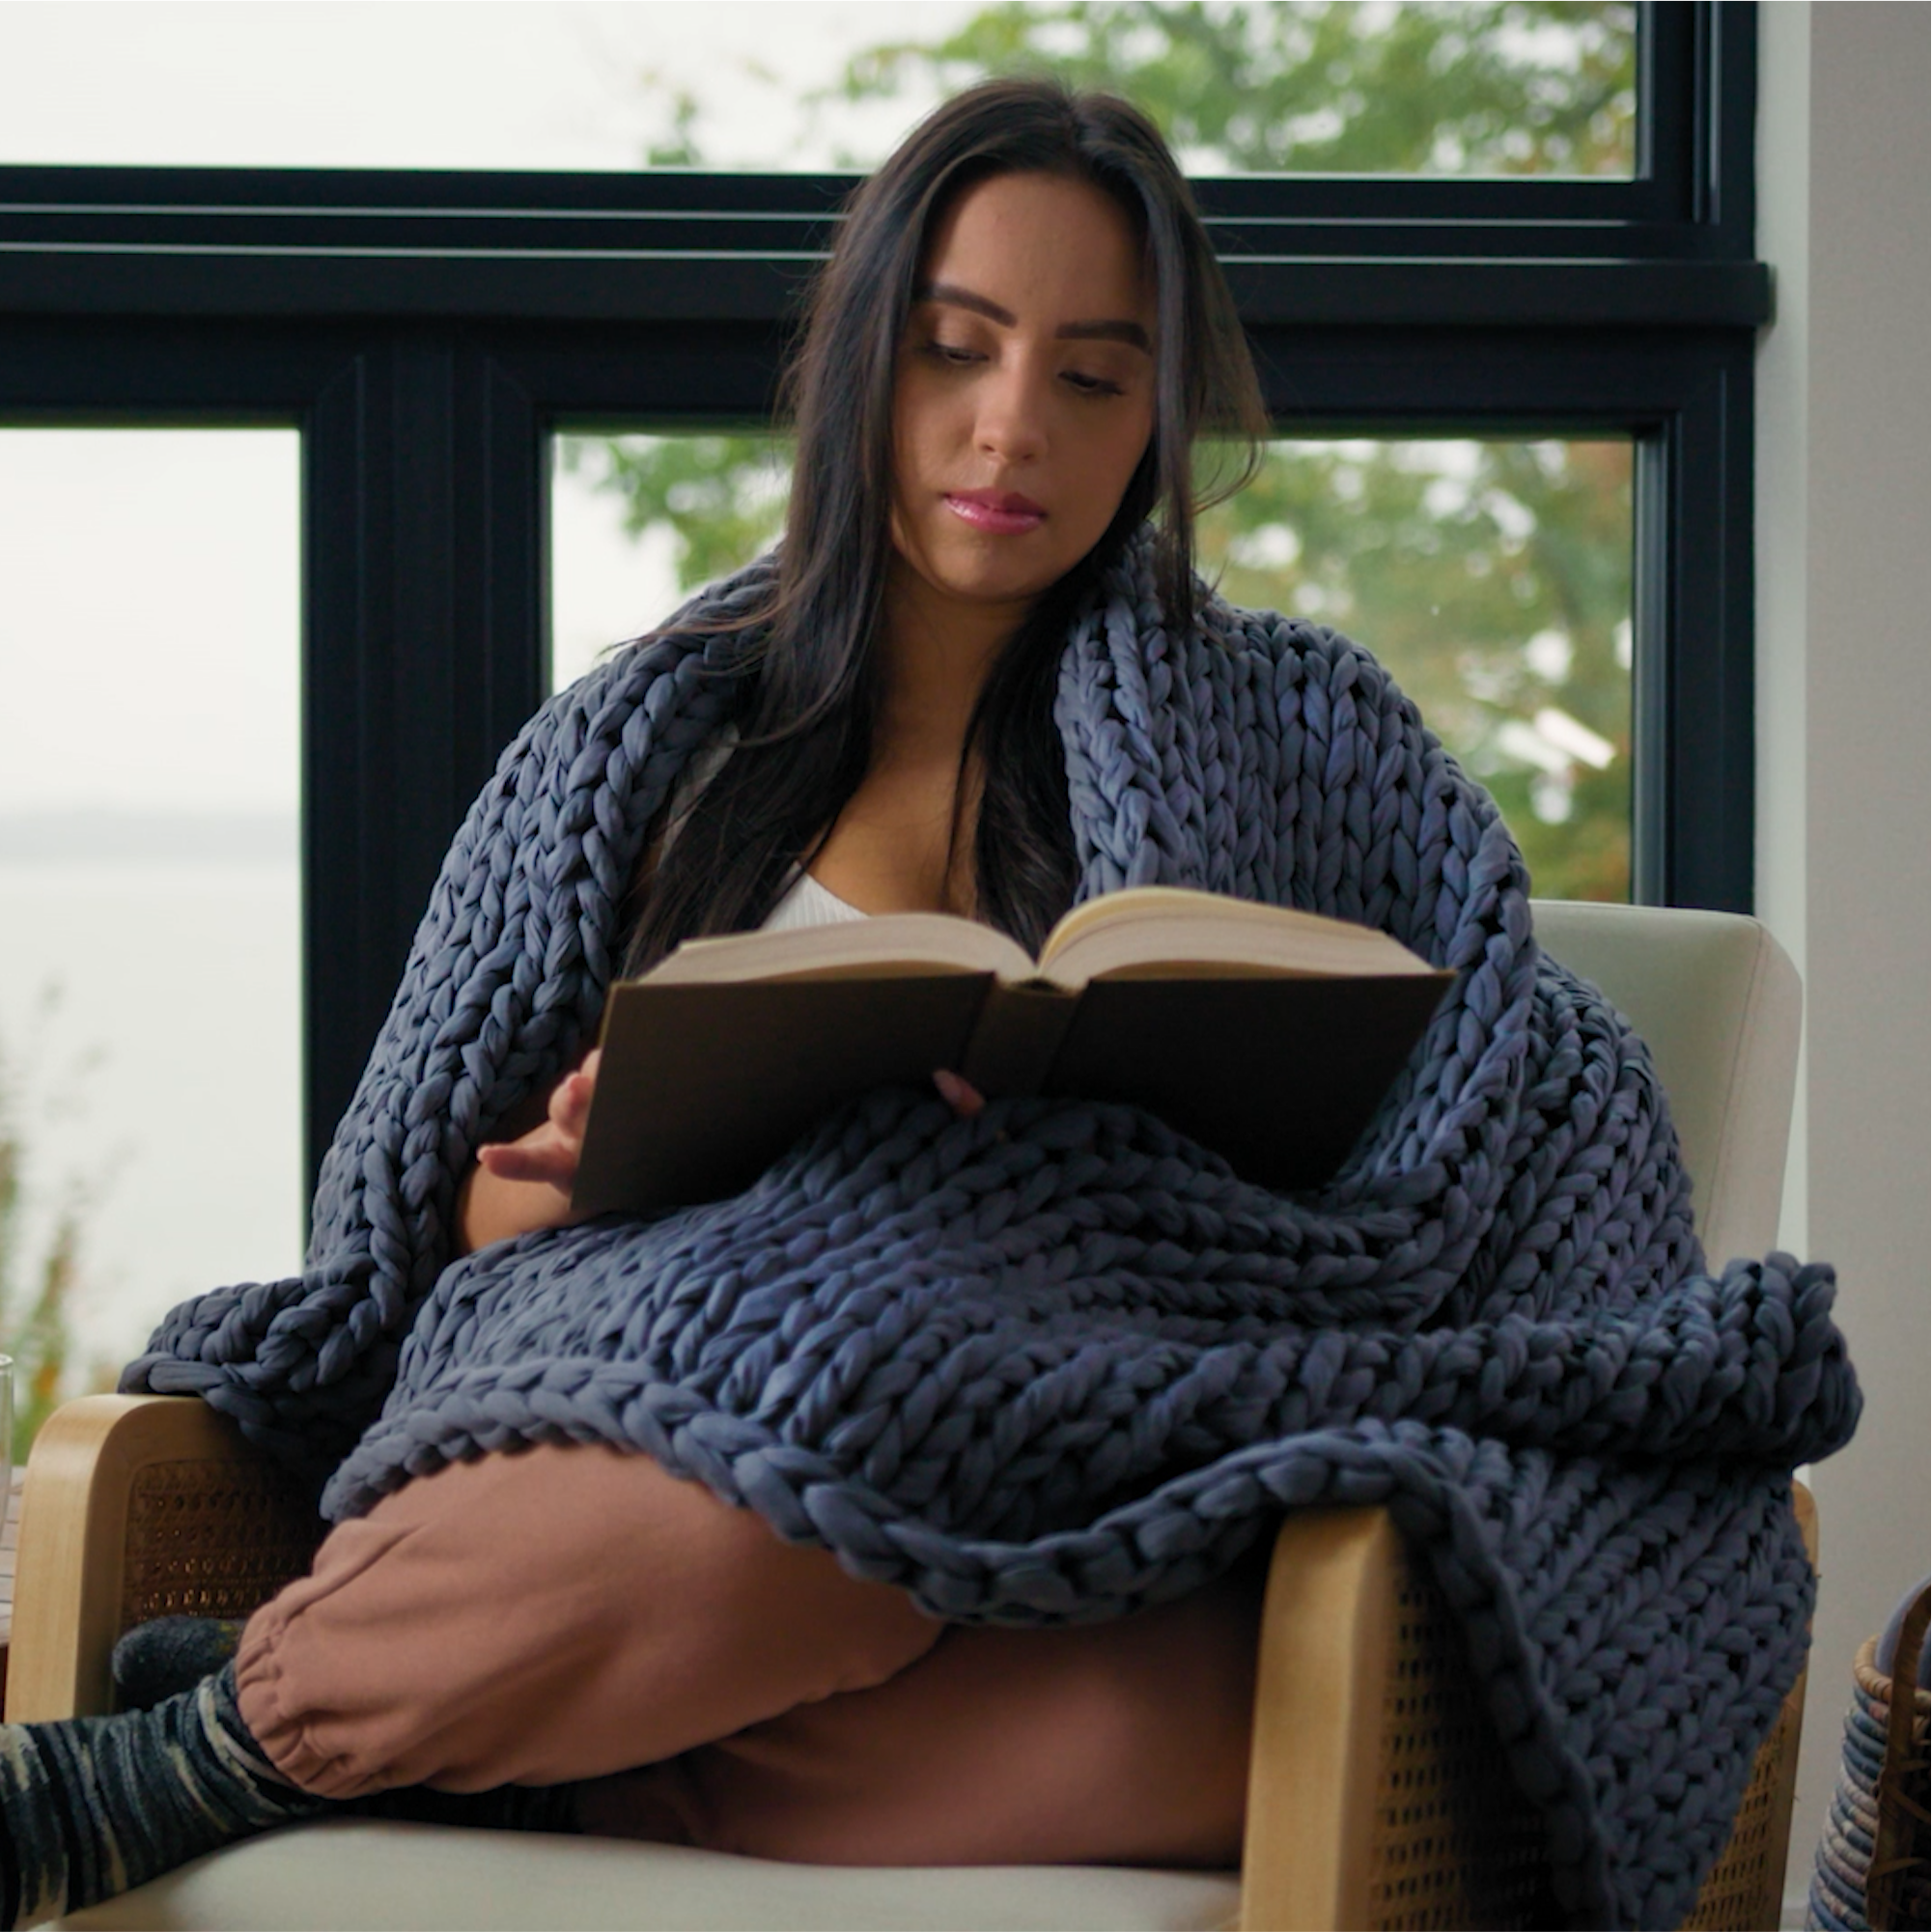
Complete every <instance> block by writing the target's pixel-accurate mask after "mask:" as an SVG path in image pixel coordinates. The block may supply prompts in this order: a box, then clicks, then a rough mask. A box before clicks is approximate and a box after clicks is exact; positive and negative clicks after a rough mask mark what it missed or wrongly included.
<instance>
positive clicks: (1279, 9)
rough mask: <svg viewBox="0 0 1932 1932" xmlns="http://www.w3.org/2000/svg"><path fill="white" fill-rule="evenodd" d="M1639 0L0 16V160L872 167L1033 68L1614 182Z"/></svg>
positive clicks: (1401, 159)
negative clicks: (961, 93)
mask: <svg viewBox="0 0 1932 1932" xmlns="http://www.w3.org/2000/svg"><path fill="white" fill-rule="evenodd" d="M1636 18H1637V9H1636V8H1635V7H1634V6H1632V5H1629V4H1617V5H1605V4H1584V0H1576V3H1575V4H1570V3H1569V0H1561V3H1560V4H1559V3H1558V0H1415V3H1414V4H1401V5H1398V4H1395V0H1293V4H1267V5H1247V4H1241V3H1240V0H1204V4H1200V5H1194V6H1172V5H1166V4H1162V0H1127V3H1126V4H1106V0H1100V4H1094V3H1093V0H1043V4H1037V5H1036V4H1031V0H1026V4H993V5H974V4H971V0H922V4H920V5H919V6H917V7H883V6H879V5H876V4H867V0H792V3H791V4H756V3H755V0H751V3H749V4H739V5H733V6H728V7H714V6H701V5H697V4H687V0H677V3H676V4H642V5H616V4H556V5H525V4H485V5H477V4H462V0H460V3H459V4H449V5H442V4H421V3H420V0H384V3H383V4H361V3H360V0H356V3H355V4H336V5H316V4H288V5H281V6H274V7H238V6H234V5H223V4H214V5H210V4H181V0H177V4H173V5H170V6H167V7H154V6H146V5H118V4H103V5H96V6H88V7H74V6H70V5H66V4H62V3H61V0H53V4H41V0H27V3H26V4H17V0H16V4H14V5H11V6H6V7H0V161H38V162H56V161H64V162H126V163H137V164H138V163H148V164H164V163H165V164H171V165H192V164H204V165H222V166H246V167H268V166H276V167H388V168H581V169H625V170H628V169H631V168H636V167H639V166H644V165H658V166H687V167H707V168H720V169H740V168H755V169H824V168H847V167H853V168H870V167H874V166H876V165H877V164H878V163H879V161H880V160H881V159H882V158H883V156H884V155H885V154H887V153H888V152H889V151H890V149H891V148H892V146H893V145H894V143H895V142H896V141H897V140H898V139H899V138H900V136H901V135H902V134H904V132H905V131H906V129H907V128H908V127H910V126H911V124H912V123H913V121H915V120H916V119H917V118H918V116H919V115H920V114H922V113H923V112H925V110H926V109H927V108H928V107H930V106H931V105H932V104H933V103H934V102H935V101H936V100H938V99H939V98H942V97H943V96H944V95H946V94H949V93H951V92H952V91H954V90H955V89H957V88H959V87H961V86H963V85H965V84H966V83H967V82H969V81H972V80H975V79H978V78H980V77H982V76H983V75H986V74H988V73H1007V72H1014V71H1018V70H1027V69H1039V68H1046V69H1050V70H1053V71H1055V72H1058V73H1061V74H1063V75H1065V76H1066V77H1067V78H1068V79H1069V80H1071V81H1074V82H1076V83H1078V84H1080V85H1090V86H1103V87H1109V88H1116V89H1119V90H1121V91H1123V92H1125V93H1127V94H1129V95H1131V96H1132V97H1134V98H1135V99H1138V100H1139V101H1141V102H1142V103H1143V104H1144V105H1145V106H1146V107H1147V108H1148V109H1149V110H1150V111H1151V112H1152V113H1153V114H1154V115H1155V117H1156V119H1157V120H1159V121H1160V122H1161V124H1162V126H1163V127H1164V128H1165V129H1166V130H1167V132H1168V134H1169V136H1170V138H1171V139H1173V141H1174V142H1175V143H1176V145H1177V146H1178V147H1179V149H1180V151H1181V152H1182V154H1183V155H1184V157H1185V159H1186V160H1187V162H1188V165H1189V166H1190V168H1191V169H1192V170H1193V171H1194V172H1196V173H1212V174H1226V173H1235V174H1241V173H1280V172H1291V173H1306V172H1311V171H1314V172H1325V173H1332V172H1337V171H1339V172H1343V173H1351V174H1356V173H1369V174H1377V173H1396V174H1414V173H1422V174H1439V175H1440V174H1447V175H1497V174H1503V175H1516V174H1551V175H1585V176H1602V177H1623V178H1628V177H1629V176H1630V175H1631V173H1632V172H1633V163H1634V159H1635V154H1636V131H1635V130H1636V113H1637V107H1636V99H1637V95H1636V48H1637V26H1636Z"/></svg>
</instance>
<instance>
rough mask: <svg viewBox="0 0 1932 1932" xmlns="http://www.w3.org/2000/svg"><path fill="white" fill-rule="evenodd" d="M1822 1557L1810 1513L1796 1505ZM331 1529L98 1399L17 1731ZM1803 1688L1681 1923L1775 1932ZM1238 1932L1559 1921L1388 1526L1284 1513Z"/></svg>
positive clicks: (1367, 1519)
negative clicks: (142, 1632)
mask: <svg viewBox="0 0 1932 1932" xmlns="http://www.w3.org/2000/svg"><path fill="white" fill-rule="evenodd" d="M1797 1496H1798V1515H1799V1520H1800V1523H1801V1525H1802V1526H1803V1527H1804V1531H1805V1536H1806V1547H1807V1548H1808V1549H1809V1550H1810V1551H1811V1553H1812V1557H1813V1561H1814V1562H1815V1560H1816V1531H1815V1517H1814V1515H1813V1512H1812V1508H1811V1502H1810V1498H1809V1496H1808V1494H1807V1493H1806V1492H1805V1491H1804V1490H1803V1489H1802V1488H1801V1489H1800V1490H1799V1491H1798V1492H1797ZM321 1527H322V1526H321V1525H320V1524H319V1523H318V1521H317V1519H316V1518H315V1516H314V1514H313V1512H312V1510H311V1509H310V1507H309V1505H308V1504H307V1502H306V1501H305V1500H304V1499H303V1498H302V1497H301V1496H300V1495H299V1494H298V1493H297V1492H296V1491H295V1490H294V1488H293V1486H291V1485H290V1484H289V1483H288V1482H287V1480H286V1479H285V1478H284V1477H282V1476H281V1475H280V1474H279V1473H278V1472H277V1471H276V1470H273V1469H272V1468H271V1467H270V1466H269V1465H268V1463H267V1462H266V1460H265V1459H264V1458H263V1457H262V1456H261V1455H260V1454H259V1453H258V1452H257V1451H256V1450H254V1449H252V1448H251V1447H250V1446H249V1445H248V1444H247V1443H246V1442H244V1441H243V1440H242V1438H241V1436H240V1434H239V1432H238V1431H237V1430H236V1429H235V1428H234V1427H233V1425H232V1424H230V1423H229V1422H227V1421H226V1420H224V1419H223V1418H222V1417H221V1416H219V1415H217V1414H215V1413H214V1412H213V1411H212V1410H210V1409H209V1408H208V1407H207V1406H206V1405H205V1404H203V1403H201V1402H198V1401H193V1400H186V1399H182V1398H179V1397H166V1396H111V1395H110V1396H91V1397H88V1398H86V1399H84V1400H82V1401H79V1402H73V1403H70V1404H68V1405H67V1406H66V1407H65V1408H63V1409H62V1410H61V1411H60V1412H59V1413H58V1414H56V1415H54V1416H53V1418H52V1419H51V1420H50V1421H49V1422H48V1423H47V1424H46V1426H45V1427H44V1428H43V1429H42V1432H41V1435H40V1438H39V1441H38V1442H36V1444H35V1448H34V1453H33V1458H32V1460H31V1462H30V1463H29V1466H28V1471H27V1485H26V1494H25V1498H24V1500H23V1506H22V1513H21V1523H20V1541H19V1558H18V1575H17V1581H16V1597H15V1603H14V1637H13V1649H12V1653H11V1657H10V1660H9V1670H8V1683H7V1717H8V1719H9V1721H11V1722H22V1721H32V1720H39V1719H48V1718H62V1717H70V1716H75V1715H80V1714H85V1713H90V1712H103V1711H107V1710H110V1709H111V1708H112V1685H111V1681H110V1678H109V1673H108V1656H109V1652H110V1651H111V1649H112V1647H113V1643H114V1640H115V1638H116V1637H118V1636H119V1634H120V1633H121V1632H122V1631H123V1630H125V1629H126V1628H127V1627H129V1626H130V1625H132V1624H134V1623H138V1622H141V1621H143V1620H145V1619H146V1618H149V1617H154V1616H162V1615H167V1614H171V1613H182V1612H185V1613H188V1614H196V1615H212V1616H221V1615H242V1614H245V1613H246V1612H247V1611H248V1610H252V1609H253V1608H254V1607H255V1606H256V1605H257V1604H259V1603H261V1602H262V1601H263V1600H264V1599H266V1597H267V1596H269V1595H270V1594H271V1593H272V1592H273V1591H274V1590H275V1589H276V1588H277V1587H278V1586H279V1585H280V1584H281V1583H282V1582H285V1581H287V1580H288V1579H289V1578H291V1577H294V1576H296V1575H299V1574H301V1572H302V1571H304V1570H305V1569H306V1567H307V1564H308V1559H309V1556H310V1554H312V1552H313V1550H314V1547H315V1544H316V1542H317V1541H318V1539H319V1536H320V1533H321ZM1804 1689H1805V1687H1804V1681H1803V1679H1802V1678H1801V1679H1800V1681H1799V1683H1798V1685H1797V1686H1796V1687H1795V1688H1794V1689H1793V1691H1792V1693H1791V1695H1790V1697H1789V1698H1788V1699H1787V1701H1786V1704H1785V1707H1784V1711H1783V1713H1782V1715H1781V1717H1780V1719H1779V1721H1778V1725H1777V1727H1776V1728H1775V1730H1774V1731H1773V1734H1772V1735H1771V1737H1770V1738H1769V1739H1767V1740H1766V1742H1765V1745H1764V1747H1763V1749H1762V1750H1761V1751H1760V1752H1759V1755H1758V1761H1757V1766H1756V1772H1755V1776H1754V1778H1753V1779H1752V1782H1751V1786H1750V1791H1749V1792H1748V1794H1747V1796H1746V1799H1745V1802H1744V1805H1743V1806H1742V1807H1741V1809H1740V1811H1739V1815H1738V1822H1737V1824H1736V1826H1735V1827H1734V1828H1733V1832H1732V1836H1731V1841H1730V1845H1729V1847H1728V1849H1727V1850H1726V1852H1725V1853H1724V1856H1723V1858H1722V1860H1721V1861H1720V1862H1719V1863H1718V1865H1717V1866H1716V1867H1715V1868H1714V1870H1713V1871H1712V1872H1711V1874H1710V1876H1709V1877H1708V1879H1707V1880H1706V1881H1705V1884H1704V1887H1703V1890H1702V1891H1701V1892H1700V1894H1699V1896H1698V1901H1697V1907H1696V1911H1695V1912H1694V1915H1693V1916H1692V1918H1689V1919H1688V1920H1687V1921H1686V1924H1687V1925H1688V1926H1691V1927H1696V1928H1700V1932H1704V1929H1705V1928H1708V1932H1716V1928H1721V1927H1725V1928H1728V1927H1735V1928H1765V1927H1776V1926H1777V1924H1778V1914H1779V1907H1780V1903H1781V1897H1782V1888H1783V1876H1784V1862H1785V1849H1786V1841H1787V1838H1788V1835H1789V1830H1790V1821H1791V1799H1792V1783H1793V1778H1794V1776H1795V1772H1796V1766H1797V1756H1798V1737H1799V1725H1800V1722H1801V1716H1802V1712H1803V1708H1804ZM1248 1792H1249V1795H1248V1816H1247V1836H1246V1846H1245V1850H1244V1856H1243V1864H1242V1901H1241V1916H1240V1925H1241V1927H1242V1928H1243V1932H1300V1929H1301V1928H1308V1932H1324V1928H1327V1932H1338V1928H1354V1927H1386V1928H1398V1927H1400V1928H1409V1927H1417V1928H1419V1927H1425V1926H1486V1927H1506V1926H1531V1927H1533V1926H1539V1925H1544V1926H1547V1925H1550V1924H1554V1923H1555V1922H1556V1908H1555V1905H1554V1900H1553V1899H1552V1897H1551V1895H1550V1890H1549V1876H1548V1867H1547V1862H1546V1861H1545V1858H1544V1853H1543V1848H1542V1836H1541V1831H1540V1827H1539V1826H1538V1823H1537V1821H1536V1818H1535V1816H1534V1814H1533V1813H1532V1812H1531V1811H1530V1809H1529V1807H1528V1806H1527V1805H1526V1802H1525V1801H1524V1800H1523V1798H1522V1797H1521V1795H1520V1794H1519V1793H1518V1792H1517V1790H1516V1788H1515V1786H1514V1784H1513V1783H1512V1781H1511V1779H1510V1778H1509V1775H1508V1772H1507V1770H1506V1768H1505V1766H1504V1764H1503V1761H1502V1756H1501V1751H1500V1749H1499V1747H1498V1745H1497V1743H1496V1741H1495V1739H1494V1737H1493V1735H1492V1734H1491V1732H1490V1728H1489V1725H1488V1723H1487V1721H1486V1720H1485V1718H1484V1716H1483V1714H1482V1712H1481V1710H1480V1709H1479V1708H1478V1707H1477V1704H1476V1699H1475V1694H1474V1690H1473V1687H1472V1685H1471V1683H1470V1679H1469V1675H1468V1672H1467V1670H1466V1669H1465V1668H1464V1667H1463V1666H1462V1662H1461V1657H1460V1652H1459V1648H1458V1639H1457V1635H1456V1631H1455V1628H1454V1626H1453V1624H1452V1623H1451V1622H1450V1619H1449V1617H1448V1614H1447V1611H1446V1610H1445V1608H1444V1607H1443V1605H1442V1600H1441V1598H1440V1595H1439V1593H1438V1592H1437V1590H1436V1587H1435V1584H1434V1582H1433V1581H1432V1580H1431V1579H1430V1578H1429V1577H1428V1576H1427V1575H1426V1574H1425V1572H1424V1570H1423V1568H1422V1566H1421V1565H1420V1564H1418V1563H1417V1562H1415V1561H1414V1559H1413V1558H1412V1557H1411V1555H1410V1554H1409V1553H1408V1552H1407V1550H1406V1549H1405V1547H1404V1545H1403V1543H1402V1540H1401V1538H1400V1537H1399V1536H1398V1535H1397V1533H1396V1532H1395V1529H1394V1527H1393V1526H1392V1524H1391V1523H1390V1521H1389V1519H1388V1516H1387V1515H1386V1512H1385V1511H1383V1510H1381V1509H1374V1508H1361V1509H1335V1510H1316V1511H1309V1512H1306V1513H1303V1514H1298V1515H1295V1516H1292V1517H1290V1518H1289V1519H1288V1521H1287V1522H1286V1523H1285V1524H1284V1526H1282V1529H1281V1531H1280V1533H1279V1536H1278V1538H1277V1540H1276V1543H1275V1547H1274V1559H1273V1564H1272V1568H1271V1570H1270V1575H1269V1582H1268V1597H1267V1606H1266V1610H1265V1612H1264V1618H1263V1633H1262V1648H1261V1659H1260V1678H1259V1684H1258V1688H1257V1693H1256V1708H1255V1724H1254V1747H1253V1759H1252V1765H1251V1768H1250V1774H1249V1787H1248Z"/></svg>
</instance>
